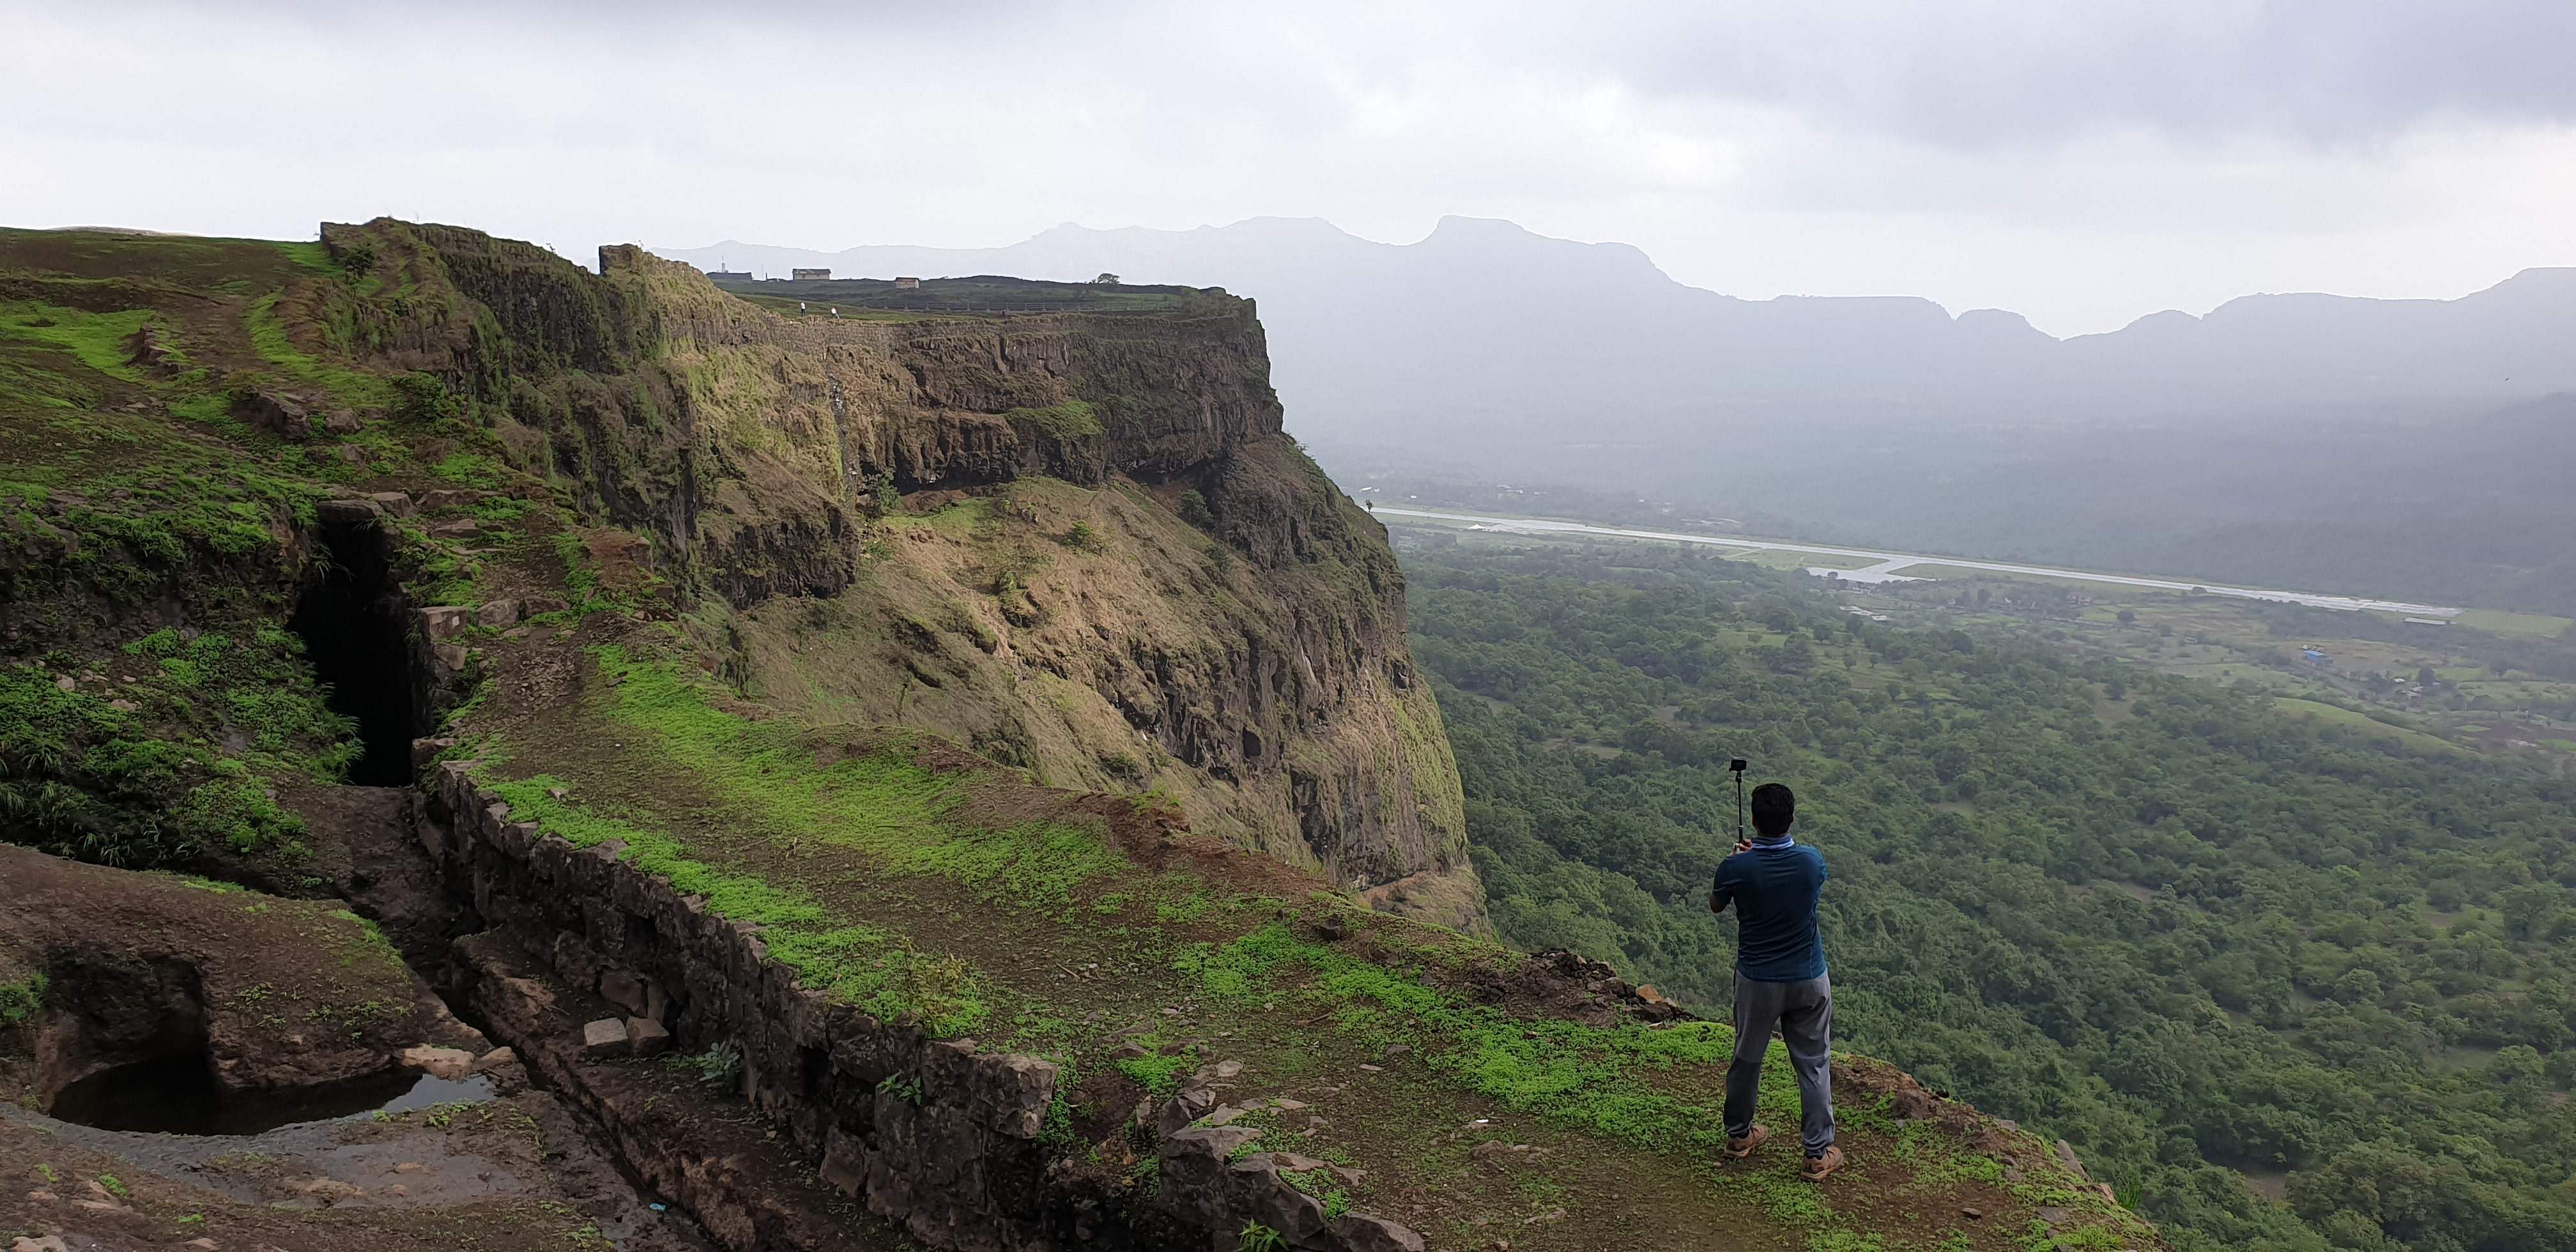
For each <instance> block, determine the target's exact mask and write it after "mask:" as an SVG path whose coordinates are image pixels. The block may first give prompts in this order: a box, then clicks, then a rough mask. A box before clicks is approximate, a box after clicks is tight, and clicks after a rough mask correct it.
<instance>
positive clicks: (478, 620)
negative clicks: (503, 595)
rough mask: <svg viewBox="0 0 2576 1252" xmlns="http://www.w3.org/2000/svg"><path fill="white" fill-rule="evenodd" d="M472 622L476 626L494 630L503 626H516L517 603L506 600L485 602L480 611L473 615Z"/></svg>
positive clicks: (517, 619)
mask: <svg viewBox="0 0 2576 1252" xmlns="http://www.w3.org/2000/svg"><path fill="white" fill-rule="evenodd" d="M474 622H475V624H476V625H478V626H489V627H491V628H493V629H495V630H498V629H500V628H502V627H504V626H516V625H518V624H519V602H518V601H516V600H508V599H503V600H486V601H484V602H483V608H482V610H481V611H479V612H477V613H476V614H475V615H474Z"/></svg>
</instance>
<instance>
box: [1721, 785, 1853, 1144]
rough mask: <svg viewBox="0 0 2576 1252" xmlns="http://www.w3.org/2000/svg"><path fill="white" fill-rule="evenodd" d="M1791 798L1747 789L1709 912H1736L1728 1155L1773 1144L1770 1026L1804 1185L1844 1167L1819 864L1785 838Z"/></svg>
mask: <svg viewBox="0 0 2576 1252" xmlns="http://www.w3.org/2000/svg"><path fill="white" fill-rule="evenodd" d="M1797 820H1798V801H1797V797H1795V796H1793V795H1791V794H1789V789H1788V788H1787V787H1783V786H1781V785H1780V784H1778V783H1764V784H1762V785H1761V786H1759V787H1756V788H1754V789H1753V838H1751V839H1749V840H1745V841H1744V842H1741V843H1738V844H1736V845H1735V854H1734V855H1732V856H1729V857H1727V858H1726V859H1725V860H1723V861H1720V862H1718V866H1717V884H1716V886H1714V887H1713V888H1711V889H1710V891H1709V893H1708V911H1709V912H1711V913H1723V912H1725V911H1726V906H1727V905H1728V904H1729V903H1730V902H1731V903H1733V904H1734V905H1735V924H1736V941H1735V1062H1734V1064H1732V1065H1730V1066H1728V1067H1727V1071H1726V1154H1727V1155H1728V1156H1731V1157H1739V1158H1740V1157H1747V1156H1751V1155H1753V1150H1754V1149H1756V1148H1759V1147H1761V1146H1762V1145H1763V1144H1764V1143H1765V1142H1767V1141H1768V1140H1769V1139H1770V1138H1771V1132H1770V1130H1769V1129H1768V1128H1766V1127H1762V1126H1756V1125H1754V1124H1753V1103H1754V1096H1755V1095H1756V1094H1757V1093H1758V1092H1759V1091H1760V1090H1761V1086H1762V1054H1763V1053H1764V1052H1765V1051H1766V1050H1768V1049H1769V1048H1770V1046H1771V1031H1772V1029H1773V1028H1774V1027H1777V1028H1778V1029H1779V1031H1780V1037H1781V1039H1782V1040H1783V1041H1785V1042H1786V1043H1787V1044H1788V1045H1789V1067H1790V1068H1791V1069H1793V1070H1795V1071H1797V1075H1798V1107H1799V1126H1798V1139H1799V1142H1800V1144H1801V1146H1803V1147H1805V1148H1806V1150H1807V1165H1806V1168H1805V1169H1804V1170H1803V1171H1802V1174H1803V1176H1804V1177H1805V1178H1806V1179H1807V1180H1808V1181H1810V1182H1821V1181H1823V1180H1824V1178H1825V1176H1826V1175H1828V1174H1831V1173H1833V1172H1834V1171H1835V1170H1837V1169H1840V1168H1842V1164H1843V1151H1842V1149H1840V1148H1837V1147H1835V1146H1834V1079H1833V1034H1834V989H1833V984H1832V983H1830V982H1828V981H1827V980H1826V978H1825V941H1824V936H1823V935H1822V934H1820V933H1819V932H1818V931H1817V929H1816V898H1817V896H1819V895H1820V894H1822V893H1823V891H1824V886H1825V858H1824V854H1822V853H1820V852H1818V851H1816V850H1815V849H1814V848H1810V847H1807V846H1805V845H1802V844H1800V843H1799V842H1798V841H1797V840H1794V839H1791V838H1790V837H1789V827H1790V826H1791V825H1792V824H1794V823H1795V822H1796V821H1797Z"/></svg>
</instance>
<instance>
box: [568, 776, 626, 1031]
mask: <svg viewBox="0 0 2576 1252" xmlns="http://www.w3.org/2000/svg"><path fill="white" fill-rule="evenodd" d="M555 798H556V799H562V798H563V797H561V796H556V797H555ZM599 998H600V999H603V1000H606V1001H608V1002H609V1003H611V1004H614V1005H616V1006H617V1007H619V1008H622V1009H624V1010H626V1011H627V1013H629V1014H630V1015H632V1014H640V1013H642V1012H643V1011H644V1006H645V1004H647V1003H648V1002H649V1001H648V999H647V997H646V996H645V992H644V980H643V979H642V978H639V977H637V976H636V975H633V974H630V973H627V972H626V971H625V970H622V969H612V970H607V971H605V972H603V973H601V974H600V976H599Z"/></svg>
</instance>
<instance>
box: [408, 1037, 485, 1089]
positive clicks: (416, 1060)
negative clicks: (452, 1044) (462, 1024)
mask: <svg viewBox="0 0 2576 1252" xmlns="http://www.w3.org/2000/svg"><path fill="white" fill-rule="evenodd" d="M394 1059H395V1060H396V1061H399V1062H401V1063H402V1066H403V1068H405V1069H416V1070H419V1071H420V1072H422V1073H424V1074H427V1075H429V1076H430V1077H432V1078H444V1079H447V1080H448V1081H450V1082H454V1081H455V1080H457V1079H460V1078H463V1077H465V1076H466V1075H467V1074H470V1073H472V1072H474V1054H473V1053H471V1052H468V1051H466V1050H465V1049H463V1048H432V1047H427V1046H423V1047H417V1048H405V1049H403V1050H402V1051H401V1052H399V1053H397V1054H395V1056H394Z"/></svg>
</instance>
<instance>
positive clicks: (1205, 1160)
mask: <svg viewBox="0 0 2576 1252" xmlns="http://www.w3.org/2000/svg"><path fill="white" fill-rule="evenodd" d="M429 786H430V788H431V804H430V806H429V807H430V820H426V821H423V822H422V823H420V825H419V827H418V830H419V834H420V839H421V843H422V846H423V848H424V850H425V851H426V852H427V853H428V855H429V856H430V858H431V859H432V861H433V862H434V863H435V864H436V866H437V867H438V868H439V870H440V872H441V873H442V874H443V875H444V876H445V878H446V879H447V881H448V884H449V886H450V887H451V888H452V889H454V890H455V891H457V892H458V894H460V895H461V896H463V897H464V898H465V899H466V900H467V902H468V903H470V905H471V907H472V909H473V910H474V912H475V914H476V915H477V916H479V917H480V918H481V919H482V920H483V921H484V922H485V923H486V925H487V927H488V929H486V930H485V931H484V932H482V933H481V934H478V935H474V936H469V937H467V938H465V939H463V940H460V941H458V943H457V944H456V951H455V955H456V958H457V960H456V962H455V966H456V969H455V974H454V979H455V981H456V982H457V983H458V984H459V985H458V986H457V987H455V988H454V992H455V994H456V995H457V996H458V997H459V999H460V1002H461V1003H463V1004H465V1005H467V1006H469V1007H470V1008H471V1009H472V1011H473V1012H474V1013H475V1014H477V1015H479V1016H481V1017H482V1018H483V1019H484V1020H485V1022H486V1023H487V1024H488V1026H489V1028H490V1030H491V1031H492V1033H494V1034H495V1035H496V1036H498V1037H499V1038H500V1039H501V1040H502V1041H503V1042H506V1043H509V1044H511V1045H513V1046H514V1047H515V1048H517V1050H518V1051H519V1054H520V1055H521V1057H522V1058H524V1059H525V1060H526V1061H527V1063H528V1064H529V1065H530V1066H531V1067H532V1068H534V1069H535V1070H536V1071H537V1072H538V1073H539V1074H540V1075H541V1076H543V1077H544V1078H546V1079H547V1080H548V1081H549V1083H550V1084H551V1085H554V1086H555V1087H557V1088H558V1089H559V1090H562V1091H564V1092H565V1093H566V1094H568V1095H570V1096H572V1097H573V1098H575V1099H577V1100H579V1101H580V1102H582V1103H583V1104H584V1105H585V1106H586V1107H588V1108H589V1110H590V1111H591V1112H592V1113H593V1114H594V1115H596V1116H598V1117H599V1118H600V1119H601V1120H602V1122H603V1123H605V1125H606V1128H607V1130H608V1133H609V1134H610V1136H611V1137H612V1138H613V1139H614V1140H615V1141H616V1142H618V1143H619V1144H620V1146H621V1148H622V1149H623V1150H624V1154H625V1155H626V1157H627V1160H628V1163H629V1165H630V1167H632V1168H634V1169H636V1170H637V1172H638V1173H640V1174H642V1175H643V1176H644V1177H645V1178H646V1179H647V1180H648V1181H650V1182H652V1183H653V1184H654V1185H655V1186H656V1187H657V1188H659V1189H661V1190H662V1191H663V1192H664V1193H665V1194H667V1195H669V1196H671V1197H672V1198H673V1199H676V1200H678V1201H680V1202H681V1203H682V1204H683V1205H685V1206H687V1207H689V1208H690V1209H691V1211H692V1212H694V1213H695V1214H696V1215H697V1216H698V1217H699V1219H700V1220H701V1222H702V1223H704V1224H705V1226H706V1227H707V1228H708V1229H709V1231H710V1232H712V1233H714V1234H716V1235H717V1236H718V1237H719V1238H722V1239H724V1240H725V1241H726V1242H727V1243H728V1244H730V1245H731V1246H733V1247H734V1248H736V1249H750V1248H774V1247H799V1248H804V1247H835V1246H841V1242H840V1239H839V1237H838V1236H834V1235H830V1234H829V1232H828V1231H826V1230H819V1229H816V1228H814V1226H813V1217H812V1214H811V1212H810V1210H808V1209H806V1208H802V1207H800V1206H798V1205H797V1204H795V1203H794V1200H793V1197H792V1196H782V1195H780V1194H779V1193H778V1192H777V1191H776V1190H775V1189H772V1188H767V1187H764V1186H762V1185H758V1184H759V1181H760V1180H759V1179H758V1178H757V1177H756V1176H757V1175H758V1174H761V1173H774V1172H775V1171H776V1169H777V1168H779V1167H780V1165H781V1164H782V1163H781V1162H775V1161H773V1162H769V1163H768V1164H767V1168H766V1169H764V1168H763V1167H762V1166H763V1163H762V1162H759V1161H757V1160H750V1159H746V1158H745V1157H744V1156H743V1155H742V1152H743V1149H741V1148H740V1147H739V1146H738V1145H737V1146H729V1145H727V1144H723V1143H694V1142H687V1141H683V1140H681V1139H679V1138H677V1137H673V1136H666V1135H656V1134H654V1133H653V1127H652V1125H651V1122H650V1117H651V1102H650V1101H649V1100H625V1099H620V1098H619V1096H618V1080H617V1078H616V1074H617V1073H618V1067H613V1066H600V1065H585V1064H583V1063H582V1062H583V1061H584V1060H586V1059H588V1058H587V1056H586V1051H587V1049H586V1048H585V1044H584V1042H583V1039H582V1032H581V1027H582V1023H583V1021H584V1019H585V1018H588V1017H592V1016H594V1015H596V1014H598V1013H600V1012H602V1011H607V1012H611V1013H624V1014H628V1015H631V1016H632V1017H634V1018H635V1019H637V1020H638V1021H639V1022H640V1021H651V1022H657V1023H659V1024H660V1025H661V1026H662V1027H663V1028H664V1029H666V1030H667V1031H668V1032H669V1034H670V1036H671V1038H672V1040H673V1042H674V1045H675V1046H676V1047H678V1048H679V1049H681V1050H684V1051H692V1052H695V1051H702V1050H705V1049H708V1048H712V1047H714V1046H716V1045H718V1044H720V1043H727V1044H731V1045H733V1046H736V1047H739V1048H740V1049H741V1053H742V1068H743V1077H742V1092H743V1095H744V1096H745V1098H746V1099H748V1101H749V1102H750V1104H751V1105H752V1107H753V1108H754V1109H756V1110H758V1111H759V1112H761V1113H762V1114H765V1115H766V1116H767V1118H768V1119H769V1120H770V1121H771V1122H772V1123H773V1124H774V1125H775V1127H776V1129H777V1131H778V1135H779V1138H780V1139H782V1140H783V1141H784V1142H785V1143H786V1144H788V1145H791V1146H792V1147H793V1149H794V1151H795V1153H796V1154H797V1155H798V1156H800V1157H801V1158H802V1159H803V1160H804V1161H808V1162H819V1172H820V1175H821V1177H822V1180H823V1181H824V1182H825V1183H827V1184H828V1185H830V1186H831V1187H833V1188H836V1189H838V1190H839V1191H841V1192H843V1193H846V1194H848V1195H850V1196H852V1197H855V1198H858V1199H861V1200H862V1201H864V1202H865V1203H866V1204H867V1206H868V1208H869V1209H870V1210H871V1211H873V1212H875V1213H877V1214H878V1215H880V1216H882V1217H886V1218H889V1219H892V1220H895V1221H898V1222H901V1223H902V1224H903V1225H904V1227H905V1228H906V1229H908V1230H909V1231H910V1232H911V1233H912V1234H913V1235H914V1236H915V1237H917V1238H920V1239H922V1240H923V1241H925V1242H928V1243H931V1244H933V1245H935V1246H938V1247H942V1248H959V1249H996V1250H1010V1252H1040V1250H1043V1249H1056V1248H1073V1247H1085V1248H1088V1247H1154V1248H1161V1247H1169V1248H1208V1247H1216V1248H1230V1247H1233V1246H1234V1242H1235V1239H1236V1236H1237V1235H1238V1233H1239V1232H1241V1231H1243V1230H1244V1229H1245V1228H1246V1226H1247V1225H1248V1224H1251V1223H1259V1224H1261V1225H1263V1226H1267V1227H1270V1228H1271V1229H1273V1230H1276V1231H1278V1232H1280V1234H1281V1235H1282V1236H1283V1237H1284V1238H1286V1239H1287V1240H1288V1241H1289V1244H1290V1246H1292V1247H1297V1248H1303V1249H1314V1250H1316V1252H1392V1250H1396V1249H1419V1248H1421V1247H1422V1241H1421V1239H1420V1238H1419V1237H1418V1236H1416V1235H1414V1234H1413V1233H1412V1232H1411V1231H1409V1230H1406V1229H1405V1228H1403V1227H1401V1226H1399V1225H1396V1224H1395V1223H1392V1222H1388V1221H1384V1220H1381V1219H1378V1218H1372V1217H1368V1216H1365V1215H1361V1214H1343V1215H1340V1216H1337V1217H1333V1218H1330V1219H1327V1218H1326V1217H1325V1215H1324V1212H1323V1208H1322V1206H1321V1205H1320V1204H1319V1203H1318V1202H1317V1201H1316V1200H1315V1199H1314V1198H1313V1197H1311V1196H1308V1195H1306V1194H1304V1193H1303V1192H1300V1191H1298V1190H1297V1189H1296V1188H1295V1187H1293V1186H1291V1185H1289V1184H1288V1183H1287V1182H1285V1181H1283V1180H1281V1179H1280V1177H1279V1176H1278V1170H1279V1164H1278V1163H1277V1162H1276V1161H1275V1160H1273V1159H1271V1158H1272V1157H1273V1156H1274V1155H1275V1154H1271V1153H1263V1152H1248V1151H1246V1149H1247V1148H1248V1147H1249V1146H1250V1144H1249V1143H1248V1142H1247V1140H1248V1139H1249V1138H1250V1135H1249V1133H1248V1132H1246V1131H1244V1130H1242V1129H1240V1128H1233V1127H1214V1128H1207V1127H1201V1128H1196V1129H1193V1128H1191V1123H1192V1122H1193V1121H1194V1120H1195V1118H1194V1116H1188V1115H1182V1114H1185V1113H1187V1111H1188V1110H1187V1108H1186V1105H1185V1103H1184V1101H1185V1100H1186V1098H1187V1096H1188V1095H1189V1093H1188V1092H1184V1093H1183V1097H1181V1098H1176V1100H1175V1101H1174V1102H1173V1104H1172V1105H1170V1106H1167V1107H1166V1108H1164V1109H1162V1110H1160V1111H1159V1114H1158V1115H1155V1116H1153V1117H1151V1118H1150V1119H1140V1120H1150V1122H1151V1123H1152V1125H1151V1127H1150V1133H1152V1134H1153V1135H1154V1136H1155V1138H1156V1139H1157V1141H1158V1143H1159V1150H1160V1153H1161V1165H1162V1179H1163V1183H1162V1185H1161V1186H1160V1187H1159V1188H1157V1189H1156V1191H1155V1192H1154V1194H1153V1195H1152V1197H1151V1198H1150V1199H1149V1200H1146V1201H1143V1202H1138V1201H1135V1200H1133V1199H1132V1198H1131V1197H1130V1195H1129V1194H1127V1193H1126V1192H1124V1191H1123V1190H1121V1189H1118V1188H1115V1187H1113V1186H1111V1185H1109V1184H1108V1183H1107V1182H1106V1181H1105V1180H1103V1179H1100V1178H1098V1177H1096V1176H1094V1175H1092V1174H1089V1173H1086V1172H1085V1171H1084V1170H1083V1169H1081V1168H1080V1167H1079V1166H1078V1164H1077V1162H1076V1161H1074V1159H1073V1157H1072V1147H1071V1144H1070V1141H1069V1139H1068V1140H1065V1141H1063V1142H1058V1141H1057V1138H1056V1137H1055V1136H1053V1135H1051V1134H1050V1127H1049V1115H1050V1112H1051V1110H1052V1109H1053V1108H1055V1107H1056V1106H1057V1105H1058V1103H1059V1091H1058V1086H1059V1080H1060V1078H1061V1076H1062V1075H1061V1074H1060V1072H1059V1070H1058V1067H1057V1066H1055V1065H1054V1064H1052V1063H1050V1062H1047V1061H1044V1060H1041V1059H1038V1058H1036V1057H1030V1056H1021V1055H1016V1054H1010V1053H998V1052H987V1051H983V1050H980V1049H978V1048H977V1047H976V1046H975V1044H974V1043H973V1042H972V1041H971V1040H937V1039H932V1038H930V1037H929V1036H928V1035H927V1034H926V1033H924V1032H923V1031H922V1030H920V1029H918V1028H917V1027H914V1026H910V1025H907V1024H903V1023H899V1022H884V1021H879V1020H877V1019H876V1018H874V1017H871V1016H869V1015H867V1014H865V1013H862V1012H859V1011H858V1010H856V1009H853V1008H851V1007H849V1006H847V1005H842V1004H836V1003H833V1002H831V1001H830V1000H828V999H826V998H825V997H824V996H822V995H821V994H819V993H816V992H813V991H809V990H807V989H805V988H804V987H802V986H800V985H799V984H798V983H797V980H796V978H795V976H794V974H793V973H792V972H791V971H790V970H788V969H787V967H786V966H784V965H783V964H781V963H779V962H776V961H773V960H771V959H769V956H768V954H767V951H766V949H765V947H764V945H763V944H762V942H761V939H760V936H759V933H758V928H757V927H754V926H751V925H748V924H738V923H734V922H730V921H727V920H725V919H724V918H722V917H721V916H719V915H717V914H715V913H712V912H709V911H708V910H707V908H706V904H705V901H704V900H702V899H700V898H697V897H694V896H684V895H681V894H680V893H679V892H678V891H676V890H675V889H673V888H672V887H671V885H670V884H669V883H668V882H666V881H664V880H662V879H659V878H656V877H653V876H651V875H648V874H646V873H645V872H643V871H642V870H639V869H637V868H635V867H634V866H633V865H632V864H629V863H627V862H625V861H621V860H619V859H618V858H617V853H618V851H619V848H618V846H617V845H615V844H604V845H601V846H599V847H594V848H588V849H576V848H575V847H573V846H572V845H571V844H569V843H566V842H564V841H563V840H561V839H558V838H553V837H550V836H547V835H544V834H543V833H541V832H540V831H539V830H538V828H537V827H536V826H534V825H533V824H529V823H523V822H516V821H513V820H511V817H510V811H509V807H508V805H506V804H505V803H503V802H501V800H500V799H499V797H498V796H496V795H494V794H493V793H492V792H490V791H487V790H483V789H481V788H479V787H477V786H476V785H475V783H474V781H473V778H472V772H471V766H470V763H465V762H454V761H451V762H444V763H441V764H440V765H438V766H437V767H436V769H435V770H434V771H433V772H432V774H431V776H430V779H429ZM612 1005H613V1006H614V1007H613V1008H612V1007H611V1006H612ZM609 1050H614V1048H613V1045H611V1047H610V1049H609ZM1149 1112H1150V1110H1149ZM752 1150H753V1151H755V1152H757V1151H759V1150H760V1149H758V1148H756V1147H755V1148H754V1149H752Z"/></svg>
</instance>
